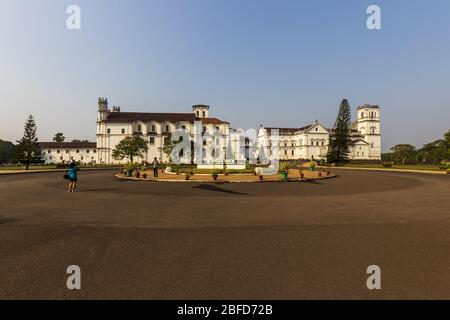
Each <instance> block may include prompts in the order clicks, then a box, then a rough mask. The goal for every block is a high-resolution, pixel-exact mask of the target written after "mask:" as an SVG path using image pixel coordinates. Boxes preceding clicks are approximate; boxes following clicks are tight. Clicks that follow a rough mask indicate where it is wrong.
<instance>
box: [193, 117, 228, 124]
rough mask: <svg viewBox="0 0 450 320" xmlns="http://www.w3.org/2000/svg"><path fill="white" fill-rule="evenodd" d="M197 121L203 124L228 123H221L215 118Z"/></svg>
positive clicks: (198, 119)
mask: <svg viewBox="0 0 450 320" xmlns="http://www.w3.org/2000/svg"><path fill="white" fill-rule="evenodd" d="M196 120H197V121H202V122H203V123H204V124H223V123H229V122H226V121H222V120H220V119H217V118H197V119H196Z"/></svg>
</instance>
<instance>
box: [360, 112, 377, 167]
mask: <svg viewBox="0 0 450 320" xmlns="http://www.w3.org/2000/svg"><path fill="white" fill-rule="evenodd" d="M357 129H358V132H359V133H360V134H361V135H363V136H364V140H365V141H366V142H368V143H369V144H370V145H371V149H370V154H369V156H370V158H371V159H373V160H380V159H381V126H380V107H379V106H377V105H369V104H365V105H363V106H360V107H358V120H357Z"/></svg>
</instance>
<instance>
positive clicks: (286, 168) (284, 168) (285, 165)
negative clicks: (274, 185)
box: [278, 162, 290, 173]
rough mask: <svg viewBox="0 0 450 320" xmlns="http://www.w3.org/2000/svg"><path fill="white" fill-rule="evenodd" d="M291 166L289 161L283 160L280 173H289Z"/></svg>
mask: <svg viewBox="0 0 450 320" xmlns="http://www.w3.org/2000/svg"><path fill="white" fill-rule="evenodd" d="M289 167H290V164H289V162H281V163H280V165H279V167H278V172H279V173H283V172H286V173H287V172H288V171H289Z"/></svg>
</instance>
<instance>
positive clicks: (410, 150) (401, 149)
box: [391, 144, 416, 165]
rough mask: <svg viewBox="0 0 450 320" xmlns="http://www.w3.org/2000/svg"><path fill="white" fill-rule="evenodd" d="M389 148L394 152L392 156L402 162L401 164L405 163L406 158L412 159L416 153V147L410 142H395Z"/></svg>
mask: <svg viewBox="0 0 450 320" xmlns="http://www.w3.org/2000/svg"><path fill="white" fill-rule="evenodd" d="M391 150H392V152H393V153H394V157H396V158H397V159H399V161H401V162H402V165H405V162H406V160H408V159H411V160H412V159H414V158H415V155H416V147H414V146H413V145H410V144H397V145H396V146H394V147H392V148H391Z"/></svg>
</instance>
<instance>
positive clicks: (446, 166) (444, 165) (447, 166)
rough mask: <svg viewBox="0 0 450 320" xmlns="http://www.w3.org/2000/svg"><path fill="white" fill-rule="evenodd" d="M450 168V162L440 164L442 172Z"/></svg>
mask: <svg viewBox="0 0 450 320" xmlns="http://www.w3.org/2000/svg"><path fill="white" fill-rule="evenodd" d="M449 168H450V162H445V161H442V162H441V163H440V164H439V169H441V170H446V169H449Z"/></svg>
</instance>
